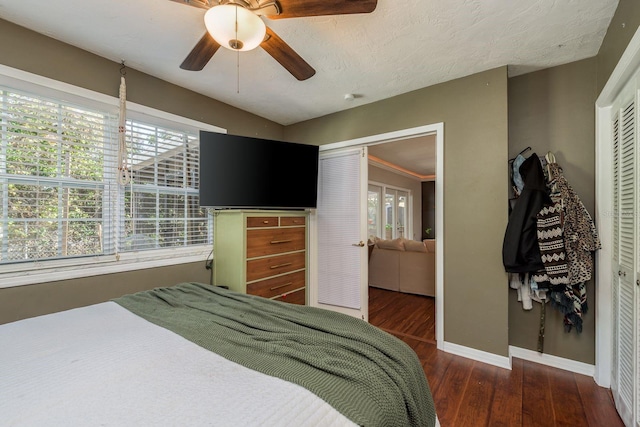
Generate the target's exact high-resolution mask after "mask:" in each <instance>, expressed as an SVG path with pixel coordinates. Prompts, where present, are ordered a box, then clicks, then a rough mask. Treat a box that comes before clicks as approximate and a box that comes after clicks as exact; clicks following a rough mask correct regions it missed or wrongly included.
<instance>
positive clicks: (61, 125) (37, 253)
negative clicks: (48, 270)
mask: <svg viewBox="0 0 640 427" xmlns="http://www.w3.org/2000/svg"><path fill="white" fill-rule="evenodd" d="M0 112H1V116H0V119H1V120H0V137H1V148H0V150H1V151H0V188H1V192H2V196H1V202H2V206H1V215H2V229H1V231H0V233H1V235H2V236H1V237H2V251H1V254H0V262H1V263H10V262H18V261H32V260H47V259H55V258H66V257H74V256H85V255H99V254H105V253H110V252H112V251H113V244H112V240H111V239H110V236H111V230H110V228H109V223H108V222H105V217H104V210H103V207H104V206H108V205H109V200H108V198H109V197H110V193H111V192H110V191H109V189H108V188H107V187H108V185H109V183H107V182H106V181H105V170H106V169H108V168H112V167H115V153H114V152H113V148H112V145H111V144H110V141H111V140H112V139H113V135H112V133H111V132H112V131H113V129H114V128H115V126H116V123H115V117H114V116H112V115H110V114H108V113H104V112H100V111H95V110H92V109H88V108H83V107H80V106H77V105H71V104H67V103H63V102H59V101H56V100H52V99H46V98H43V97H37V96H34V95H31V94H28V93H21V92H18V91H14V90H10V89H7V88H1V87H0Z"/></svg>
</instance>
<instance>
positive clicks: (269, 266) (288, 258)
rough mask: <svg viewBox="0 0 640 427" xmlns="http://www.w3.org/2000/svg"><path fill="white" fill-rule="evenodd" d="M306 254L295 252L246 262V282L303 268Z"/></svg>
mask: <svg viewBox="0 0 640 427" xmlns="http://www.w3.org/2000/svg"><path fill="white" fill-rule="evenodd" d="M305 264H306V253H305V252H296V253H293V254H285V255H278V256H272V257H267V258H258V259H252V260H250V261H247V282H253V281H255V280H260V279H264V278H267V277H271V276H275V275H278V274H283V273H288V272H290V271H295V270H301V269H303V268H305Z"/></svg>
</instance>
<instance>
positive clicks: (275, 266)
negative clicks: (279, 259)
mask: <svg viewBox="0 0 640 427" xmlns="http://www.w3.org/2000/svg"><path fill="white" fill-rule="evenodd" d="M291 264H293V263H292V262H285V263H284V264H278V265H272V266H271V267H269V268H270V269H272V270H273V269H276V268H280V267H286V266H288V265H291Z"/></svg>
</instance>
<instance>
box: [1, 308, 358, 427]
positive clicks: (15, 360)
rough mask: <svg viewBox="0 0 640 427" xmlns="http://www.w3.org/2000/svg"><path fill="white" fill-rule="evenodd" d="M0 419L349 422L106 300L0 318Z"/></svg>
mask: <svg viewBox="0 0 640 427" xmlns="http://www.w3.org/2000/svg"><path fill="white" fill-rule="evenodd" d="M0 349H2V350H1V351H0V378H1V381H0V383H1V384H0V414H2V425H3V426H65V427H68V426H74V425H82V426H90V425H96V426H97V425H101V426H151V425H153V426H187V425H188V426H209V425H216V426H229V427H231V426H233V427H237V426H252V425H254V426H257V425H260V426H285V425H286V426H329V425H331V426H354V425H355V424H354V423H353V422H351V421H349V420H348V419H347V418H345V417H344V416H343V415H342V414H340V413H339V412H337V411H336V410H335V409H333V408H332V407H331V406H330V405H329V404H328V403H326V402H324V401H323V400H321V399H320V398H318V397H317V396H315V395H314V394H313V393H311V392H309V391H307V390H306V389H304V388H303V387H300V386H298V385H295V384H293V383H290V382H287V381H284V380H281V379H278V378H274V377H272V376H268V375H265V374H261V373H259V372H256V371H254V370H251V369H248V368H245V367H243V366H241V365H239V364H237V363H234V362H230V361H229V360H227V359H225V358H223V357H221V356H219V355H217V354H216V353H213V352H211V351H208V350H205V349H204V348H202V347H200V346H198V345H196V344H194V343H192V342H190V341H188V340H186V339H184V338H182V337H181V336H179V335H177V334H175V333H173V332H170V331H168V330H166V329H164V328H161V327H158V326H156V325H154V324H152V323H150V322H148V321H146V320H144V319H142V318H140V317H138V316H136V315H134V314H132V313H131V312H129V311H128V310H126V309H124V308H122V307H121V306H119V305H118V304H116V303H114V302H106V303H101V304H97V305H93V306H89V307H84V308H78V309H73V310H70V311H65V312H61V313H55V314H50V315H46V316H40V317H36V318H32V319H26V320H22V321H19V322H14V323H10V324H6V325H2V326H1V327H0Z"/></svg>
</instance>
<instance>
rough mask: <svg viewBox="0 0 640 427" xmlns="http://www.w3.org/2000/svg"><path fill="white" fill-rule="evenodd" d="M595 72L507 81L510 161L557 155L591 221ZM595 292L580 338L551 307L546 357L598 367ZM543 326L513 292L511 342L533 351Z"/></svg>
mask: <svg viewBox="0 0 640 427" xmlns="http://www.w3.org/2000/svg"><path fill="white" fill-rule="evenodd" d="M596 70H597V61H596V58H590V59H586V60H583V61H578V62H573V63H570V64H567V65H563V66H560V67H554V68H549V69H546V70H542V71H537V72H534V73H529V74H525V75H522V76H518V77H513V78H510V79H509V158H514V157H515V156H516V155H517V154H518V153H519V152H520V151H521V150H523V149H524V148H526V147H531V148H532V151H531V152H529V153H532V152H535V153H536V154H538V155H544V154H546V153H547V152H549V151H551V152H553V153H554V154H555V156H556V160H557V163H558V164H559V165H560V166H561V167H562V169H563V171H564V175H565V177H566V178H567V181H568V182H569V184H571V186H572V187H573V188H574V190H575V191H576V193H577V194H578V196H579V197H580V199H581V200H582V202H583V203H584V205H585V206H586V208H587V210H588V211H589V212H590V214H591V215H592V217H593V218H595V217H594V216H593V215H594V213H595V115H594V104H595V100H596V97H597V90H596ZM505 209H506V206H505ZM594 288H595V286H594V281H593V280H591V281H590V282H589V283H588V284H587V303H588V304H589V306H590V310H589V311H588V312H587V313H586V314H585V315H584V325H583V327H584V329H583V332H582V333H581V334H577V333H576V332H575V330H574V331H572V332H571V333H566V332H564V327H563V316H562V314H561V313H560V312H559V311H558V310H555V309H553V308H552V307H551V306H550V305H547V308H546V322H545V325H546V328H545V339H544V353H546V354H550V355H554V356H559V357H564V358H567V359H572V360H577V361H580V362H584V363H589V364H594V363H595V313H594V311H595V310H594V309H595V306H596V304H595V292H594ZM539 324H540V304H537V303H534V305H533V310H531V311H524V310H523V309H522V304H521V303H520V302H518V301H517V295H516V291H515V290H510V291H509V344H510V345H513V346H516V347H521V348H526V349H529V350H534V351H535V350H536V349H537V340H538V329H539Z"/></svg>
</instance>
